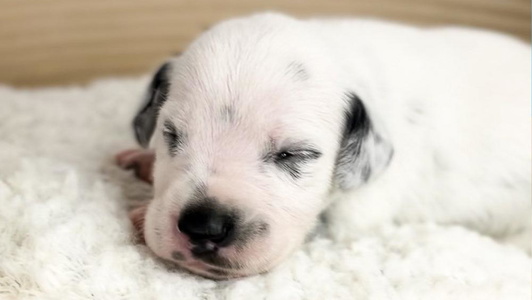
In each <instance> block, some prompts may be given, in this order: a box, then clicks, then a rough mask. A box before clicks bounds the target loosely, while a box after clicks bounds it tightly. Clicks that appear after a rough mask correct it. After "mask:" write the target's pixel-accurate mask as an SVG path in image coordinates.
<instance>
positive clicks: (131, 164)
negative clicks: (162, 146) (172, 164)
mask: <svg viewBox="0 0 532 300" xmlns="http://www.w3.org/2000/svg"><path fill="white" fill-rule="evenodd" d="M115 159H116V163H117V164H118V166H120V167H121V168H123V169H133V170H134V171H135V175H136V176H137V177H138V178H140V179H142V180H144V181H146V182H148V183H153V173H152V172H153V162H154V161H155V153H154V152H153V151H151V150H145V149H129V150H125V151H122V152H120V153H118V154H117V155H116V156H115Z"/></svg>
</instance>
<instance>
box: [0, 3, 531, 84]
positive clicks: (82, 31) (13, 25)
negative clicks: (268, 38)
mask: <svg viewBox="0 0 532 300" xmlns="http://www.w3.org/2000/svg"><path fill="white" fill-rule="evenodd" d="M262 10H276V11H282V12H287V13H290V14H294V15H297V16H320V15H341V16H357V15H358V16H375V17H380V18H386V19H392V20H399V21H405V22H409V23H414V24H430V25H439V24H461V25H468V26H476V27H484V28H490V29H495V30H499V31H504V32H508V33H511V34H514V35H516V36H518V37H520V38H522V39H524V40H527V41H529V40H530V0H292V1H287V0H271V1H261V0H225V1H224V0H89V1H78V0H0V83H4V84H13V85H17V86H38V85H58V84H71V83H85V82H87V81H89V80H91V79H94V78H98V77H102V76H115V75H137V74H142V73H145V72H147V71H149V70H151V69H152V68H153V67H154V66H155V65H156V64H158V63H159V62H161V61H162V60H163V59H164V58H165V57H166V56H168V55H169V54H171V53H175V52H179V51H180V50H182V49H183V48H184V47H186V45H187V44H188V43H189V42H190V41H191V40H192V39H193V38H194V37H196V36H197V35H198V34H199V33H201V32H202V31H203V30H204V29H205V28H206V27H208V26H209V25H211V24H212V23H214V22H216V21H219V20H221V19H224V18H228V17H231V16H236V15H242V14H246V13H250V12H258V11H262Z"/></svg>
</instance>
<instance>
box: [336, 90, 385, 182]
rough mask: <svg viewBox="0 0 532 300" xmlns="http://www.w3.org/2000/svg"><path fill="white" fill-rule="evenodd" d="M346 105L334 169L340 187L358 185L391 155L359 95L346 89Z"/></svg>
mask: <svg viewBox="0 0 532 300" xmlns="http://www.w3.org/2000/svg"><path fill="white" fill-rule="evenodd" d="M347 96H348V100H349V106H348V109H347V111H346V114H345V127H344V132H343V135H342V141H341V144H340V151H339V152H338V158H337V162H336V169H335V174H334V176H335V181H336V183H337V184H338V186H339V187H340V188H341V189H343V190H349V189H352V188H355V187H358V186H360V185H362V184H364V183H365V182H367V181H368V180H370V179H371V178H373V177H375V176H377V175H378V174H380V173H381V172H382V171H383V170H384V169H385V168H386V167H387V166H388V164H389V163H390V160H391V158H392V156H393V147H392V145H391V143H390V142H389V141H387V140H385V139H384V138H383V137H382V136H381V135H380V134H379V133H378V132H376V131H375V129H374V128H373V125H372V122H371V120H370V118H369V116H368V113H367V111H366V108H365V107H364V104H363V103H362V101H361V100H360V99H359V98H358V96H357V95H356V94H354V93H348V95H347Z"/></svg>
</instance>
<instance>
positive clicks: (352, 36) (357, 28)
mask: <svg viewBox="0 0 532 300" xmlns="http://www.w3.org/2000/svg"><path fill="white" fill-rule="evenodd" d="M161 70H162V71H161ZM161 70H160V71H159V72H158V75H157V76H156V77H155V79H154V82H153V83H152V88H151V90H152V91H151V92H150V93H149V95H150V96H149V101H148V102H147V104H146V105H145V107H144V108H143V110H142V111H141V113H140V114H139V117H137V121H136V127H137V135H138V136H139V135H140V136H141V138H139V140H140V141H143V140H144V141H150V144H151V147H153V148H154V149H155V153H156V161H155V167H154V190H155V195H154V200H153V201H152V202H151V203H150V205H149V207H148V211H147V213H146V224H145V229H144V230H145V232H144V234H145V237H146V242H147V244H148V245H149V246H150V248H151V249H152V250H153V251H154V252H155V253H156V254H157V255H159V256H161V257H163V258H166V259H173V258H174V259H173V260H175V261H176V262H178V263H180V264H181V265H183V266H184V267H185V268H187V269H189V270H192V271H194V272H197V273H199V274H202V275H205V276H211V277H234V276H242V275H248V274H253V273H257V272H262V271H265V270H268V269H269V268H271V267H272V266H274V265H276V264H277V263H279V262H280V261H282V259H283V258H285V257H286V256H287V255H289V254H290V253H291V252H292V251H293V250H294V249H296V248H297V247H298V246H299V245H300V244H301V243H302V241H303V240H304V238H305V236H306V235H307V234H308V233H309V232H311V231H312V229H313V228H314V226H315V225H316V222H317V219H318V216H319V215H320V214H321V213H322V212H324V211H325V209H327V208H328V209H327V212H326V214H327V220H328V223H329V228H330V229H331V230H330V231H331V233H332V234H333V235H334V236H335V237H337V238H338V239H347V238H352V237H353V235H356V234H358V233H361V232H364V231H367V230H372V229H374V228H378V226H379V225H381V224H383V223H385V222H417V221H436V222H442V223H459V224H465V225H467V226H470V227H472V228H475V229H477V230H479V231H481V232H485V233H489V234H491V235H494V236H503V235H504V236H512V235H516V234H521V235H522V237H528V234H529V232H530V222H529V218H530V215H531V214H530V213H531V203H530V200H531V199H530V197H531V190H530V189H531V188H530V177H531V169H530V167H531V145H530V135H531V132H530V125H531V124H530V111H531V110H530V104H529V99H530V86H529V84H530V47H529V46H527V45H525V44H523V43H521V42H518V41H516V40H513V39H511V38H507V37H504V36H500V35H497V34H493V33H486V32H480V31H475V30H467V29H451V28H449V29H417V28H412V27H407V26H402V25H397V24H388V23H383V22H378V21H372V20H307V21H301V20H295V19H292V18H290V17H286V16H283V15H278V14H262V15H255V16H251V17H247V18H242V19H234V20H230V21H227V22H223V23H221V24H219V25H217V26H215V27H214V28H212V29H211V30H209V31H208V32H206V33H204V34H203V35H202V36H201V37H200V38H199V39H198V40H196V41H195V42H194V43H193V44H192V45H191V46H190V48H189V49H187V51H185V52H184V53H183V55H181V56H180V57H177V58H174V59H172V60H170V61H169V62H168V63H167V64H165V67H164V68H162V69H161ZM161 82H163V84H161ZM160 94H164V95H163V96H162V97H161V96H160ZM154 99H155V100H154ZM157 99H158V100H157ZM206 199H207V200H206ZM213 199H214V200H213ZM206 201H211V202H215V204H212V205H211V204H209V205H211V206H213V205H214V206H215V207H224V209H225V210H227V208H229V209H230V211H231V214H233V215H236V216H238V217H235V219H236V220H237V221H235V222H236V223H235V224H236V225H234V232H235V233H234V234H235V235H236V238H235V241H234V242H233V244H231V245H224V246H223V247H221V246H220V248H219V249H218V248H216V249H217V250H216V251H217V252H216V255H215V256H214V255H211V256H209V257H206V256H205V255H203V254H202V255H198V254H197V251H196V252H195V249H196V248H195V247H197V243H196V244H195V242H194V241H192V240H191V238H190V236H188V237H187V235H186V234H183V230H181V229H180V227H178V226H176V220H178V219H183V218H182V216H183V211H186V210H187V209H189V208H190V207H196V206H194V205H196V204H197V203H202V205H203V204H204V203H206ZM176 227H178V228H176ZM524 240H525V239H521V241H524ZM526 241H527V242H526V243H527V244H528V239H526ZM211 244H212V243H211ZM211 244H209V245H211ZM211 246H212V245H211ZM211 246H210V247H211ZM212 247H214V246H212ZM212 247H211V248H209V249H212ZM176 253H177V254H176ZM172 257H173V258H172ZM176 257H177V258H178V259H175V258H176ZM213 268H216V269H213Z"/></svg>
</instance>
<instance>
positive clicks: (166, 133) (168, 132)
mask: <svg viewBox="0 0 532 300" xmlns="http://www.w3.org/2000/svg"><path fill="white" fill-rule="evenodd" d="M163 137H164V141H165V142H166V145H167V146H168V153H169V154H170V156H175V155H176V154H177V152H178V151H179V150H180V149H181V147H182V146H183V141H182V134H181V133H180V132H179V131H178V130H177V129H176V128H175V126H174V124H172V123H171V122H170V121H166V122H164V128H163Z"/></svg>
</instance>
